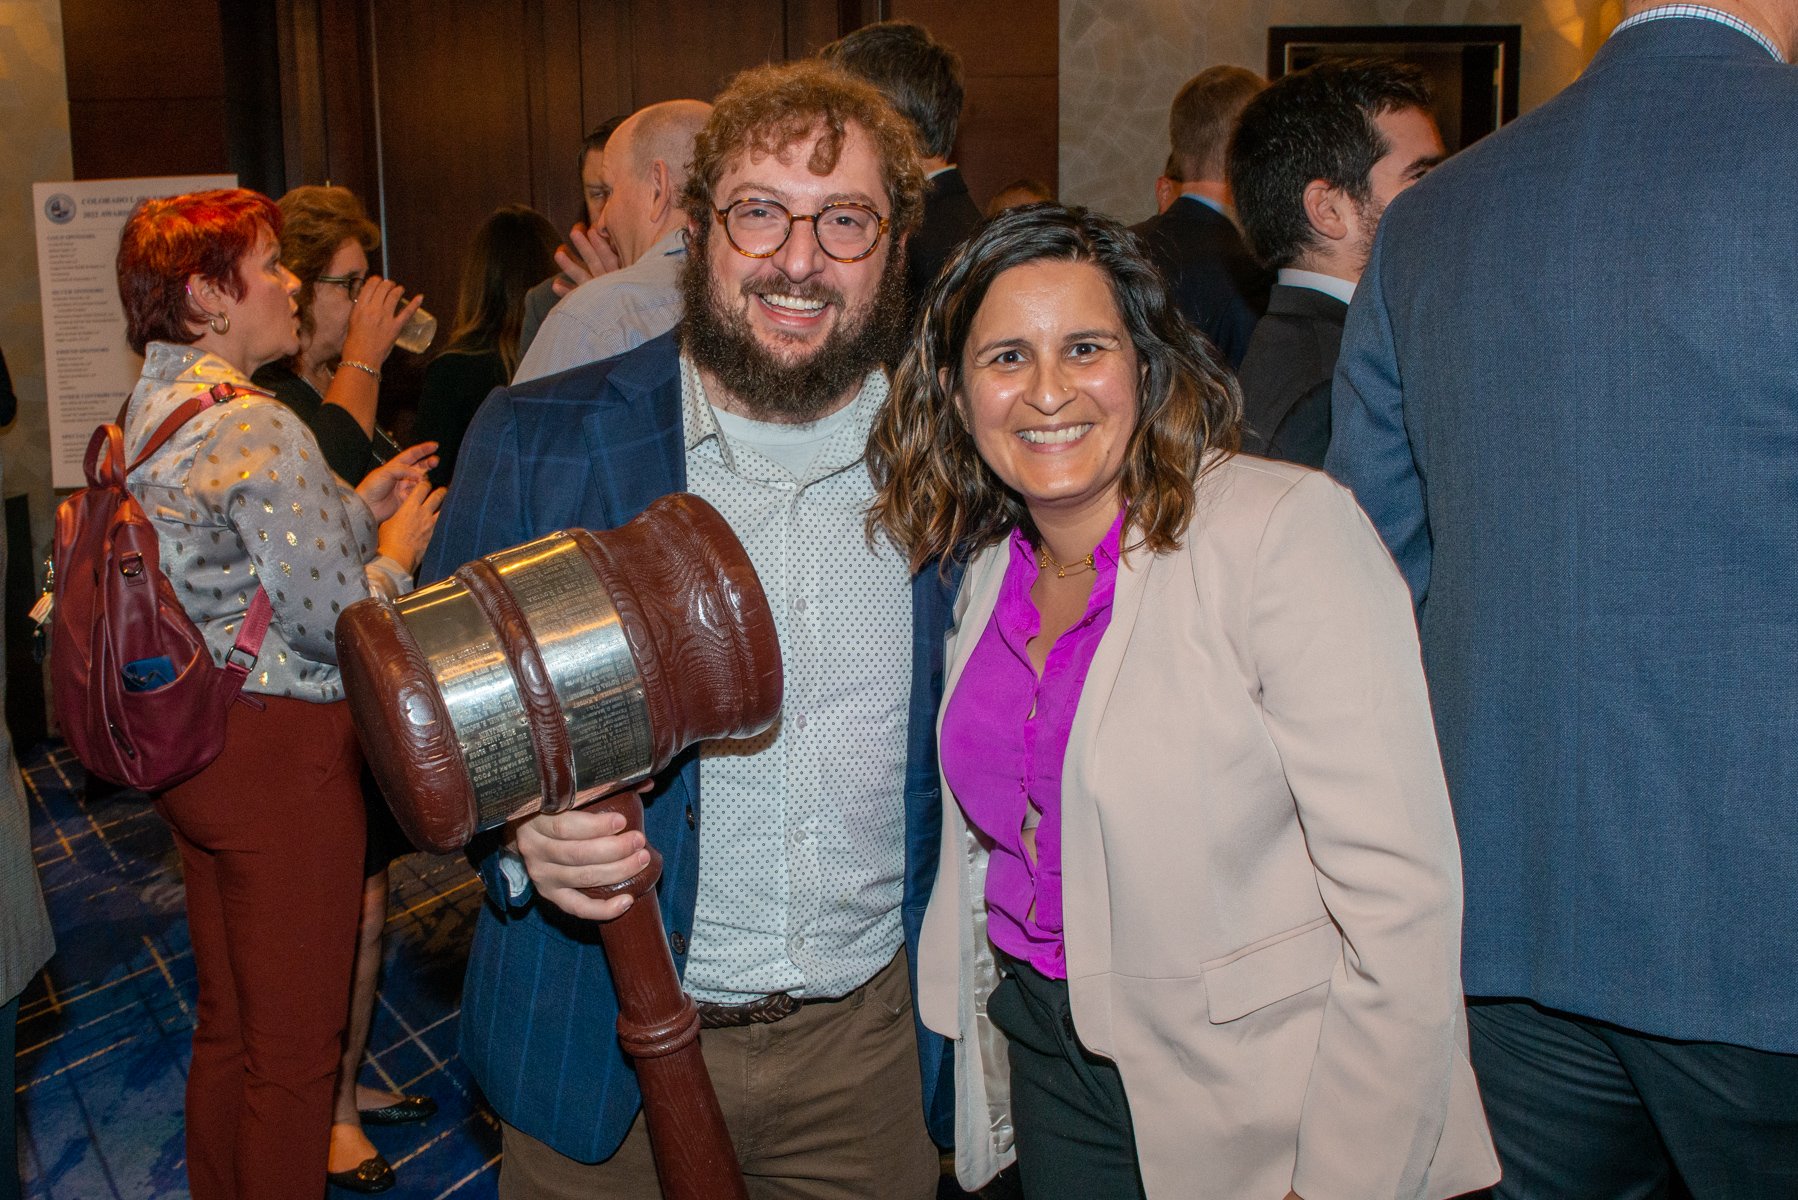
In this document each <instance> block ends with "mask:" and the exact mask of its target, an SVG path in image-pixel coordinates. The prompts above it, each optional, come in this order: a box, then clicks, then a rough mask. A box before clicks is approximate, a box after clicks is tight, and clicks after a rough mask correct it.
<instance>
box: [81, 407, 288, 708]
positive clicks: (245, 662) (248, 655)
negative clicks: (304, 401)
mask: <svg viewBox="0 0 1798 1200" xmlns="http://www.w3.org/2000/svg"><path fill="white" fill-rule="evenodd" d="M245 394H249V395H258V396H267V395H270V394H271V393H269V392H265V391H262V390H261V389H260V388H243V387H238V386H237V385H236V384H233V383H216V384H214V385H213V386H212V387H211V388H210V389H208V390H207V391H205V392H203V393H201V394H200V395H198V396H195V397H194V398H193V399H191V400H189V401H187V402H186V403H185V404H183V405H182V406H181V407H180V408H177V409H176V410H175V411H174V412H172V413H170V414H169V415H168V418H167V419H166V420H164V421H163V423H162V424H161V425H158V426H157V427H156V432H155V433H153V434H151V435H150V440H149V441H148V442H146V443H144V448H143V449H142V450H141V451H139V452H138V455H137V457H136V458H135V459H133V460H132V461H131V465H130V466H129V467H127V468H125V473H126V474H127V475H128V474H130V473H131V472H132V471H135V470H137V469H138V468H139V467H141V466H143V465H144V463H145V462H146V461H147V460H148V459H149V457H150V456H151V455H152V454H155V453H156V452H157V451H158V450H160V449H162V448H163V447H164V446H165V445H167V444H168V440H169V439H170V438H172V437H174V436H175V433H176V431H178V430H179V429H180V428H181V427H182V426H183V425H185V424H187V423H188V422H189V421H191V420H193V419H194V418H195V417H196V416H198V415H199V414H200V413H202V412H204V411H206V410H207V409H209V408H211V407H212V406H213V405H215V404H227V403H229V402H230V401H232V400H234V399H236V398H237V397H238V396H240V395H245ZM126 404H127V405H129V404H130V401H129V400H127V401H126ZM124 419H125V413H124V410H123V409H121V410H120V411H119V424H118V425H116V426H106V425H102V426H101V427H100V431H99V432H97V433H96V434H95V440H96V441H97V440H98V439H99V437H100V435H101V433H104V432H106V431H108V430H121V429H122V427H123V425H124ZM115 436H118V437H120V438H122V436H123V435H122V433H120V434H116V435H115ZM108 440H109V442H110V440H111V439H110V438H109V439H108ZM93 452H94V451H93V448H92V447H91V446H90V447H89V450H88V453H89V454H90V455H91V454H93ZM274 615H275V610H274V606H273V605H272V604H271V603H270V602H269V598H268V589H267V588H266V587H258V588H257V589H256V595H255V596H254V597H253V598H252V599H251V600H250V607H249V609H248V611H246V612H245V613H244V618H243V624H242V625H240V626H238V629H237V641H236V642H235V643H233V645H232V646H231V649H230V650H229V651H228V652H227V653H226V654H225V668H224V669H225V670H227V671H229V672H230V673H231V674H232V675H234V676H236V682H237V687H236V689H235V690H236V691H239V692H241V691H242V690H243V685H244V680H245V679H247V678H249V675H250V669H251V668H252V667H254V666H255V665H256V656H257V655H258V654H260V653H262V640H263V639H264V638H265V637H267V636H268V627H269V622H270V621H271V620H273V619H274Z"/></svg>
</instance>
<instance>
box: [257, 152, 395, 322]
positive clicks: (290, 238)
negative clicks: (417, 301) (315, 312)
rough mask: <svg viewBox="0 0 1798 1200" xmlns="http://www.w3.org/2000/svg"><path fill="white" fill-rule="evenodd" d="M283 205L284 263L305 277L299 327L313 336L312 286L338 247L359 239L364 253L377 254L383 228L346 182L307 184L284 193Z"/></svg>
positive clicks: (297, 300) (298, 300) (299, 294)
mask: <svg viewBox="0 0 1798 1200" xmlns="http://www.w3.org/2000/svg"><path fill="white" fill-rule="evenodd" d="M280 205H281V217H282V222H283V223H282V227H281V265H282V266H284V267H286V268H287V269H288V270H289V271H292V272H293V273H294V276H295V277H296V278H298V279H299V281H300V290H299V291H298V292H297V293H295V295H294V302H295V303H296V304H298V305H299V306H300V332H302V333H304V334H305V335H306V336H308V337H310V336H311V335H312V295H313V289H314V288H315V287H316V286H317V285H318V277H319V276H320V275H323V274H324V273H325V271H326V270H327V269H328V268H329V267H330V265H331V260H332V259H333V258H335V257H337V248H338V247H339V246H341V245H343V244H344V243H345V242H357V243H360V244H361V246H362V252H363V253H364V254H369V255H372V254H374V252H375V251H376V250H378V249H380V248H381V230H380V228H379V227H378V226H377V225H376V224H375V223H374V222H373V221H371V220H369V219H368V213H367V212H366V211H364V210H363V207H362V201H360V200H358V199H357V198H356V193H354V192H352V191H350V189H349V188H346V187H331V186H328V185H327V186H323V187H321V186H318V185H316V184H307V185H305V186H304V187H297V188H294V189H293V190H292V191H290V192H288V193H287V194H286V195H285V196H283V197H281V200H280ZM369 270H370V271H371V272H372V271H373V270H374V266H373V264H370V266H369Z"/></svg>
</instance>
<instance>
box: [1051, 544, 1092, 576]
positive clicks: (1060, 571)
mask: <svg viewBox="0 0 1798 1200" xmlns="http://www.w3.org/2000/svg"><path fill="white" fill-rule="evenodd" d="M1050 567H1054V568H1055V578H1057V579H1066V578H1067V577H1068V572H1069V571H1096V570H1098V568H1097V567H1095V566H1093V556H1092V552H1091V551H1090V550H1089V551H1088V552H1087V555H1086V557H1085V558H1083V559H1080V560H1079V561H1078V562H1071V563H1064V562H1061V561H1059V560H1058V559H1056V557H1055V556H1054V555H1053V554H1050V553H1049V548H1048V547H1047V546H1038V547H1037V548H1036V569H1037V570H1039V571H1047V570H1048V569H1049V568H1050Z"/></svg>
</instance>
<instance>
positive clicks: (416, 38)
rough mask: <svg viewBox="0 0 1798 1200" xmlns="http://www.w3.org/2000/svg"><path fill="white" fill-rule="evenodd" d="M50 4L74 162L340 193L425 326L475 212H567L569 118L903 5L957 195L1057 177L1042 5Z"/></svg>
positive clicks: (774, 55) (816, 39)
mask: <svg viewBox="0 0 1798 1200" xmlns="http://www.w3.org/2000/svg"><path fill="white" fill-rule="evenodd" d="M63 6H64V28H65V42H66V53H67V58H68V64H69V94H70V95H69V98H70V115H71V123H72V126H73V140H74V153H75V169H76V174H77V176H78V177H83V178H92V177H100V176H112V175H154V174H173V173H178V172H197V171H221V170H236V171H238V173H239V174H240V176H241V177H242V178H243V181H244V183H245V184H246V185H248V186H251V187H260V188H262V189H263V190H265V191H267V192H269V193H270V194H272V195H279V194H280V193H281V192H282V191H284V190H285V189H286V188H288V187H291V186H294V185H297V184H301V183H323V182H326V181H327V180H328V181H330V182H333V183H338V184H342V185H344V186H346V187H349V188H351V189H352V190H354V191H355V192H357V193H358V194H359V195H360V196H362V197H363V199H364V200H365V202H366V203H367V204H368V206H369V209H370V211H371V213H372V214H373V215H374V216H376V217H377V219H379V220H380V221H381V222H382V224H383V226H384V228H385V229H386V235H387V236H386V245H385V253H386V255H387V260H388V263H389V265H390V268H391V271H392V273H393V275H394V277H395V278H397V279H399V280H400V281H401V282H402V283H404V284H405V285H406V286H407V287H408V288H409V289H411V290H415V291H423V292H424V293H425V296H426V301H427V304H428V305H429V306H430V308H431V310H432V311H433V312H435V313H436V314H437V315H438V317H439V319H440V320H441V321H442V322H443V323H444V324H445V325H446V326H447V325H448V324H449V323H450V322H451V321H452V320H453V318H454V315H455V309H456V290H457V285H458V281H459V279H460V275H461V262H462V258H463V255H464V253H465V251H466V248H467V246H468V243H469V241H470V239H471V238H472V236H473V234H474V231H475V229H476V228H477V227H478V226H479V224H480V223H481V221H483V220H484V219H485V218H486V216H487V214H489V213H490V212H492V211H493V210H494V209H495V208H497V207H499V206H500V205H502V204H509V203H524V204H530V205H532V206H533V207H535V208H537V209H538V210H539V211H541V212H543V213H545V214H546V215H548V216H549V217H550V219H551V220H552V221H553V222H554V223H555V224H556V225H557V227H558V228H567V226H568V225H569V224H570V223H571V222H573V221H574V220H575V219H576V218H577V217H578V216H579V215H580V212H581V209H580V189H579V181H578V177H577V170H576V161H575V160H576V155H577V151H578V148H579V145H580V141H581V137H582V135H583V134H584V133H585V131H586V130H588V129H590V128H592V127H593V126H595V125H598V124H599V123H600V122H601V121H603V120H605V119H606V118H607V117H610V116H613V115H615V114H619V113H628V112H630V111H632V110H634V109H636V108H640V107H642V106H643V105H645V104H651V103H654V102H656V101H659V100H670V99H675V98H678V97H686V96H691V97H697V98H699V99H710V98H711V97H712V96H713V95H714V94H716V92H717V91H718V89H719V88H720V87H721V86H722V85H723V83H724V82H725V81H726V80H727V79H728V78H729V77H730V76H731V75H732V74H734V73H735V72H736V71H738V70H740V69H742V68H744V67H748V66H753V65H756V64H759V63H763V62H769V61H778V60H781V59H786V58H794V57H799V56H801V55H805V54H809V53H811V52H813V51H814V50H816V49H817V48H818V47H819V46H821V45H823V44H824V43H825V42H827V41H830V40H832V39H833V38H836V37H839V36H841V35H842V34H843V33H846V32H848V31H849V30H852V29H855V28H859V27H860V26H861V25H864V24H867V23H868V22H871V21H876V20H880V19H882V18H883V17H904V18H909V19H912V20H916V21H918V22H920V23H921V24H923V25H925V26H927V27H928V28H930V29H931V30H932V32H933V33H935V34H936V36H938V37H939V38H941V39H943V40H945V41H947V42H948V43H949V44H950V45H952V46H954V47H955V48H956V49H957V50H958V51H959V52H960V53H961V56H962V61H963V64H964V69H965V72H966V76H967V105H966V108H965V110H964V113H963V118H962V126H961V139H960V142H959V150H958V154H957V158H958V160H959V162H960V163H961V166H962V168H963V172H964V173H965V174H966V176H967V178H968V182H969V186H970V188H971V190H972V191H973V193H974V197H975V199H976V201H978V202H980V203H982V204H984V203H985V201H986V199H987V197H988V196H989V195H990V194H991V193H992V192H994V191H996V190H997V189H998V188H999V187H1000V186H1002V185H1003V184H1005V183H1006V182H1008V181H1009V180H1011V179H1013V178H1015V177H1017V176H1020V175H1029V176H1035V177H1037V178H1039V179H1042V180H1044V181H1045V182H1047V183H1049V184H1050V185H1051V186H1053V185H1054V184H1055V182H1056V153H1057V149H1056V148H1057V141H1058V129H1057V123H1056V106H1057V94H1058V93H1057V55H1058V50H1057V46H1058V35H1057V5H1056V2H1055V0H132V3H129V4H119V3H117V2H116V0H63ZM221 14H223V19H221ZM397 357H403V356H396V358H397ZM396 365H398V364H396ZM397 374H398V375H399V376H400V378H398V379H396V380H395V381H394V382H395V383H396V384H400V385H402V386H403V377H404V374H405V372H404V369H403V367H402V369H401V370H400V371H399V372H398V373H397ZM383 390H384V391H395V390H399V389H398V388H393V389H383Z"/></svg>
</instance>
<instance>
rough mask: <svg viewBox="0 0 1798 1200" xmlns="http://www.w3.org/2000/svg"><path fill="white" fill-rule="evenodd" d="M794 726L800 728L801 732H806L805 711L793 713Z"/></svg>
mask: <svg viewBox="0 0 1798 1200" xmlns="http://www.w3.org/2000/svg"><path fill="white" fill-rule="evenodd" d="M793 728H794V729H797V730H799V732H801V733H804V732H805V714H804V713H794V714H793Z"/></svg>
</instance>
